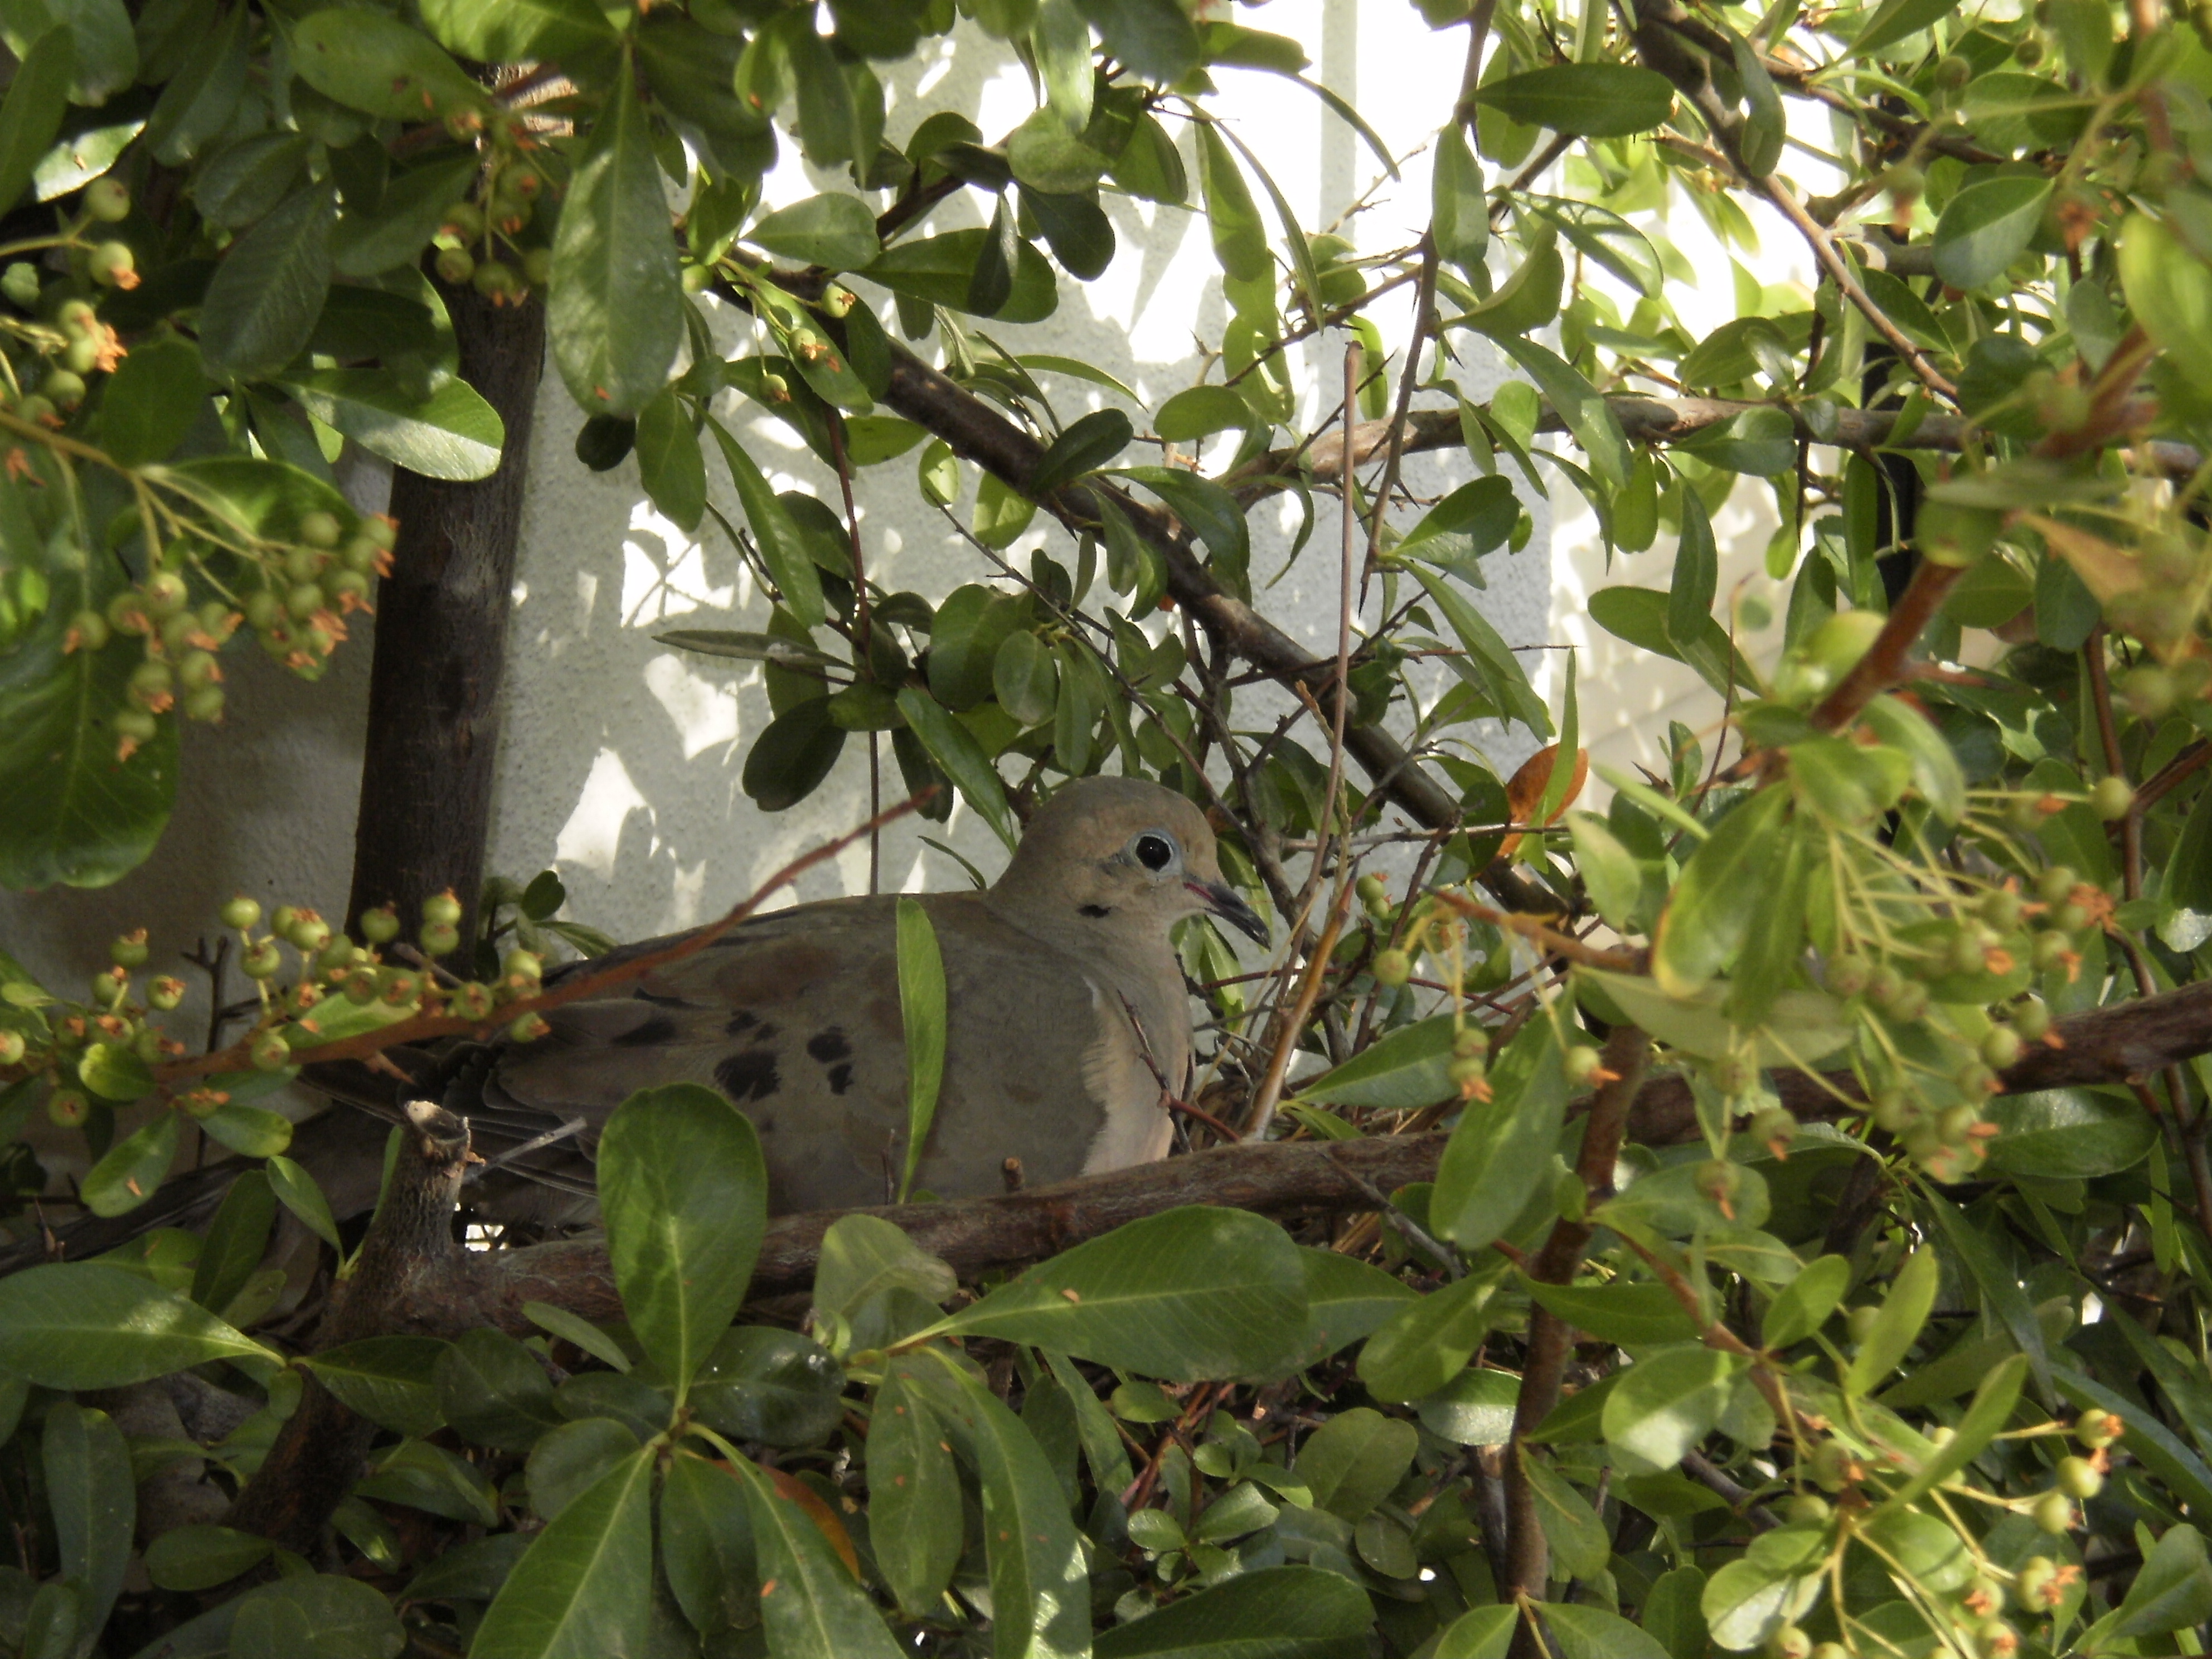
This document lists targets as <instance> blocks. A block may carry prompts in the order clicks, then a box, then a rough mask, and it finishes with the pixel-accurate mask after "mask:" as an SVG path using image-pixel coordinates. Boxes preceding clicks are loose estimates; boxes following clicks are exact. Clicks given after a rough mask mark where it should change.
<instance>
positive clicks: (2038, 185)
mask: <svg viewBox="0 0 2212 1659" xmlns="http://www.w3.org/2000/svg"><path fill="white" fill-rule="evenodd" d="M2050 199H2051V181H2050V180H2049V179H2042V178H2021V177H2018V176H2015V175H2012V174H2001V175H1999V176H1998V177H1996V178H1994V179H1982V180H1981V181H1980V182H1979V183H1977V184H1972V185H1967V186H1966V188H1965V189H1964V190H1962V191H1960V192H1959V193H1958V194H1957V195H1956V196H1954V197H1952V198H1951V200H1950V202H1949V203H1948V204H1947V205H1946V206H1945V208H1944V209H1943V216H1942V218H1941V219H1938V220H1937V221H1936V275H1937V276H1941V277H1942V279H1943V280H1944V281H1945V282H1947V283H1949V284H1950V285H1951V286H1952V287H1953V288H1979V287H1980V286H1981V285H1982V284H1983V283H1987V282H1991V281H1994V280H1995V279H1996V277H1998V276H2002V275H2003V274H2004V270H2005V267H2006V266H2008V265H2009V264H2012V262H2013V261H2014V260H2015V259H2017V258H2020V256H2021V254H2023V253H2025V252H2027V245H2028V243H2029V242H2031V241H2032V240H2034V237H2035V233H2036V230H2037V228H2038V227H2039V226H2040V225H2041V224H2042V223H2043V209H2044V204H2045V203H2046V202H2048V201H2049V200H2050Z"/></svg>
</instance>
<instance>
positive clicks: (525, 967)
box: [499, 950, 545, 984]
mask: <svg viewBox="0 0 2212 1659" xmlns="http://www.w3.org/2000/svg"><path fill="white" fill-rule="evenodd" d="M499 972H500V977H501V978H502V979H507V980H520V981H529V982H530V983H532V984H535V983H536V982H537V981H539V980H541V979H543V978H544V976H545V964H544V963H543V962H542V961H540V960H539V959H538V953H537V952H536V951H519V950H518V951H508V952H507V954H506V955H505V956H504V957H501V958H500V963H499Z"/></svg>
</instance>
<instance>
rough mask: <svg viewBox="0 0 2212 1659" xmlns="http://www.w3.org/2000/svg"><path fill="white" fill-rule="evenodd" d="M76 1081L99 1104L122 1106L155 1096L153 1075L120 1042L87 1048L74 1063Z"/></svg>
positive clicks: (95, 1043) (97, 1044)
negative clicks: (100, 1101)
mask: <svg viewBox="0 0 2212 1659" xmlns="http://www.w3.org/2000/svg"><path fill="white" fill-rule="evenodd" d="M76 1077H77V1081H78V1082H80V1083H82V1084H83V1085H84V1086H85V1087H86V1088H88V1089H89V1090H91V1091H92V1092H93V1093H94V1094H96V1095H98V1096H99V1097H100V1098H101V1099H102V1100H112V1101H113V1102H115V1103H117V1104H118V1105H125V1104H128V1103H130V1102H131V1101H134V1100H138V1099H141V1098H143V1097H145V1096H147V1095H150V1094H152V1093H153V1092H154V1073H153V1072H152V1071H151V1070H150V1069H149V1067H148V1066H147V1065H146V1062H145V1061H144V1060H141V1059H139V1058H138V1056H137V1054H133V1053H131V1050H130V1049H128V1048H125V1047H124V1046H123V1044H121V1043H119V1042H94V1043H92V1044H89V1045H88V1047H87V1048H86V1049H85V1051H84V1053H83V1054H82V1056H80V1057H79V1059H78V1060H77V1063H76Z"/></svg>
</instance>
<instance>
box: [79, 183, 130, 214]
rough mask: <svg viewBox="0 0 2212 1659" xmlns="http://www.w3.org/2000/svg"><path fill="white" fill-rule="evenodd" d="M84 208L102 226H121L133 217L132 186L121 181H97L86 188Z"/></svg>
mask: <svg viewBox="0 0 2212 1659" xmlns="http://www.w3.org/2000/svg"><path fill="white" fill-rule="evenodd" d="M84 206H85V211H86V212H88V213H89V214H91V215H92V216H93V217H94V218H95V219H97V220H99V221H100V222H101V223H102V224H108V225H116V224H120V223H122V222H123V221H125V219H128V218H129V217H130V216H131V186H130V185H126V184H125V183H124V182H123V181H122V180H121V179H116V178H106V179H94V180H93V181H92V182H91V183H90V184H88V185H86V186H85V187H84Z"/></svg>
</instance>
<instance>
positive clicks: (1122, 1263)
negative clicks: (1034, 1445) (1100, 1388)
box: [946, 1206, 1305, 1381]
mask: <svg viewBox="0 0 2212 1659" xmlns="http://www.w3.org/2000/svg"><path fill="white" fill-rule="evenodd" d="M1304 1294H1305V1273H1304V1267H1302V1266H1301V1265H1300V1263H1299V1261H1298V1255H1297V1246H1296V1245H1294V1244H1292V1243H1291V1241H1290V1239H1289V1237H1287V1236H1286V1235H1285V1233H1284V1231H1283V1230H1282V1229H1281V1228H1280V1227H1279V1226H1277V1225H1275V1224H1274V1223H1273V1222H1272V1221H1267V1220H1265V1219H1262V1218H1261V1217H1259V1216H1255V1215H1251V1214H1249V1213H1247V1212H1244V1211H1241V1210H1218V1209H1209V1208H1204V1207H1200V1206H1190V1207H1187V1208H1182V1209H1176V1210H1169V1211H1166V1212H1164V1213H1162V1214H1159V1215H1156V1216H1148V1217H1146V1218H1145V1219H1143V1220H1141V1221H1133V1222H1130V1223H1129V1224H1128V1225H1126V1226H1121V1227H1117V1228H1115V1230H1114V1231H1112V1232H1110V1233H1108V1234H1106V1235H1105V1236H1104V1237H1101V1238H1094V1239H1092V1240H1091V1241H1090V1242H1088V1243H1083V1244H1079V1245H1077V1246H1076V1247H1075V1248H1074V1249H1072V1250H1069V1251H1066V1252H1065V1253H1064V1254H1062V1255H1058V1256H1055V1257H1054V1258H1053V1259H1052V1260H1051V1261H1046V1262H1042V1263H1040V1264H1039V1265H1038V1266H1036V1267H1032V1268H1030V1270H1029V1271H1028V1272H1027V1273H1024V1274H1023V1275H1022V1276H1021V1277H1020V1278H1019V1279H1014V1280H1012V1281H1011V1282H1009V1283H1007V1284H1005V1285H1000V1287H999V1288H998V1289H996V1290H994V1291H991V1292H990V1293H989V1294H988V1295H987V1296H985V1297H983V1298H982V1299H981V1300H980V1301H978V1302H976V1303H975V1304H973V1305H972V1306H970V1307H969V1308H967V1309H965V1310H962V1311H961V1312H959V1313H957V1314H955V1315H954V1316H952V1318H951V1321H949V1322H948V1323H947V1327H946V1328H947V1329H948V1330H951V1331H952V1332H955V1333H957V1334H963V1335H974V1336H990V1337H996V1338H998V1339H1000V1340H1004V1341H1008V1342H1026V1343H1030V1344H1031V1345H1033V1346H1037V1347H1042V1348H1049V1349H1051V1350H1052V1351H1053V1352H1055V1353H1066V1354H1073V1355H1076V1356H1077V1357H1079V1358H1085V1359H1091V1360H1095V1361H1097V1363H1099V1364H1106V1365H1118V1366H1121V1367H1122V1368H1124V1369H1126V1370H1133V1371H1137V1372H1140V1373H1141V1374H1143V1375H1144V1376H1157V1377H1164V1378H1168V1379H1170V1380H1175V1381H1195V1380H1196V1379H1198V1378H1200V1377H1221V1376H1255V1375H1266V1374H1268V1373H1270V1372H1271V1371H1272V1370H1273V1369H1274V1368H1276V1367H1277V1366H1278V1365H1279V1364H1283V1363H1285V1361H1286V1360H1287V1359H1289V1358H1291V1357H1292V1355H1291V1352H1290V1350H1291V1345H1293V1344H1295V1343H1296V1342H1297V1340H1298V1338H1299V1335H1300V1333H1301V1331H1302V1328H1303V1327H1304Z"/></svg>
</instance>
